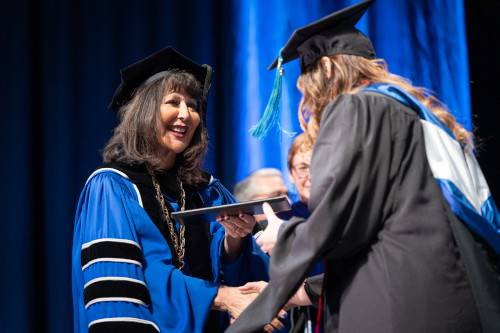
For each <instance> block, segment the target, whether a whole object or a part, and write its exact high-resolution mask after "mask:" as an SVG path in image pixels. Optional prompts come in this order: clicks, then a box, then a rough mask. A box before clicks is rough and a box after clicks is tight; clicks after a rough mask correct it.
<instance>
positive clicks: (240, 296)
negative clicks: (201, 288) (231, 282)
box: [212, 286, 259, 319]
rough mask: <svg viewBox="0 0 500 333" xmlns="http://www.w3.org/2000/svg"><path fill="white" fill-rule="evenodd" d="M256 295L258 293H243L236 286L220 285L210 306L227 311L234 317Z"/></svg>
mask: <svg viewBox="0 0 500 333" xmlns="http://www.w3.org/2000/svg"><path fill="white" fill-rule="evenodd" d="M258 295H259V294H258V293H246V294H244V293H242V292H240V291H239V290H238V288H236V287H227V286H220V287H219V290H218V291H217V295H216V296H215V299H214V302H213V305H212V308H213V309H215V310H219V311H225V312H228V313H229V315H230V316H231V318H232V319H236V318H238V317H239V315H240V314H241V313H242V312H243V310H245V309H246V307H247V306H248V305H249V304H250V303H252V302H253V300H254V299H255V298H257V296H258Z"/></svg>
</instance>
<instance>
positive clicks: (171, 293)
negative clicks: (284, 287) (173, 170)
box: [72, 168, 268, 333]
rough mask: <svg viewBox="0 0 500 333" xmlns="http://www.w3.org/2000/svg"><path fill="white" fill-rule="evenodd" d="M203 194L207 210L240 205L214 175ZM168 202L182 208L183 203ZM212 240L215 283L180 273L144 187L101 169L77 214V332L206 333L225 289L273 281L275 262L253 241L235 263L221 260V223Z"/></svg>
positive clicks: (74, 254) (213, 228)
mask: <svg viewBox="0 0 500 333" xmlns="http://www.w3.org/2000/svg"><path fill="white" fill-rule="evenodd" d="M199 194H200V197H201V198H202V201H203V205H204V206H213V205H219V204H226V203H232V202H234V201H235V200H234V198H233V196H232V195H231V193H230V192H229V191H227V190H226V189H225V188H224V187H223V186H222V184H221V183H220V182H219V181H218V180H216V179H213V178H212V180H211V181H210V183H209V184H208V185H207V186H206V187H205V188H203V189H202V190H201V191H200V192H199ZM166 199H169V198H168V197H166ZM169 203H170V205H171V206H172V207H173V209H174V210H178V205H177V203H176V202H172V201H170V200H169ZM210 240H211V242H210V260H211V267H212V272H213V280H210V281H208V280H203V279H200V278H196V277H192V276H189V273H183V272H181V271H180V270H179V269H177V268H176V267H175V266H174V265H173V263H172V253H171V251H170V248H169V246H168V244H167V242H166V240H165V238H164V237H163V236H162V234H161V233H160V231H159V230H158V228H157V227H156V226H155V224H154V223H153V222H152V220H151V219H150V217H149V215H148V214H147V213H146V211H145V210H144V209H143V206H142V201H141V196H140V192H139V190H138V188H137V186H136V185H135V184H134V183H133V182H132V181H131V180H130V179H129V178H128V176H127V175H126V174H124V173H123V172H120V171H119V170H116V169H109V168H108V169H99V170H97V171H96V172H94V174H92V175H91V176H90V178H89V179H88V181H87V183H86V184H85V187H84V189H83V191H82V193H81V196H80V200H79V202H78V207H77V211H76V217H75V228H74V238H73V251H72V257H73V260H72V282H73V308H74V323H75V324H74V332H75V333H86V332H102V331H123V332H162V333H165V332H176V333H180V332H203V330H204V325H205V323H206V320H207V318H208V316H209V313H210V310H211V306H212V301H213V299H214V297H215V295H216V294H217V289H218V286H219V284H221V283H223V284H225V285H230V286H236V285H242V284H244V283H246V282H248V281H257V280H266V281H267V280H268V273H267V265H268V258H267V256H266V255H265V254H264V253H262V252H261V251H260V249H259V247H258V246H256V244H255V242H254V240H253V238H252V237H250V236H249V237H247V239H246V240H245V243H244V246H243V250H242V253H241V255H240V256H239V257H238V259H236V260H235V261H233V262H231V263H229V264H227V263H224V262H222V261H221V255H222V251H223V240H224V229H223V227H222V226H221V225H220V224H218V223H216V222H212V223H211V224H210ZM185 271H187V272H189V267H186V269H185ZM221 316H223V314H222V313H221ZM225 317H227V316H225ZM225 319H227V318H225Z"/></svg>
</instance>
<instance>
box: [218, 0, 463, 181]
mask: <svg viewBox="0 0 500 333" xmlns="http://www.w3.org/2000/svg"><path fill="white" fill-rule="evenodd" d="M356 2H357V1H355V0H337V1H331V0H330V1H323V0H322V1H254V0H241V1H238V6H236V7H235V8H234V13H235V17H237V18H238V19H237V20H236V22H235V25H234V33H235V34H236V36H237V38H236V45H235V51H234V62H233V68H234V79H233V82H234V87H237V89H236V90H235V92H234V94H233V96H234V101H233V103H232V105H234V108H235V110H238V111H239V112H237V113H234V116H233V117H234V121H233V124H234V126H236V127H235V128H234V131H233V134H232V136H231V140H228V143H227V145H226V146H225V151H230V150H231V149H232V147H234V146H233V143H234V142H238V147H243V148H244V149H245V150H244V151H243V154H237V155H233V159H234V164H233V165H234V166H235V167H234V168H231V169H230V170H229V172H231V174H228V173H227V172H225V173H224V176H225V177H227V178H226V179H228V180H229V181H234V180H238V179H241V178H242V177H244V176H246V175H248V173H249V172H251V171H254V170H255V169H258V168H260V167H263V166H272V167H276V168H279V169H283V170H286V159H287V158H286V157H287V151H288V147H289V146H290V143H291V140H292V138H290V137H289V136H287V135H286V134H282V133H281V134H280V133H279V132H275V133H273V134H274V135H270V136H269V137H268V138H267V139H265V140H264V141H263V142H262V141H259V140H258V139H254V138H251V137H250V136H249V135H248V129H249V128H250V127H251V126H252V125H253V124H255V123H256V122H257V120H258V119H259V116H260V115H261V114H262V112H263V110H264V108H265V106H266V102H267V98H268V97H269V95H270V91H271V89H272V84H273V78H274V72H266V71H265V68H266V67H267V66H268V65H269V64H270V63H271V62H272V60H274V58H275V57H276V56H277V55H278V53H279V50H280V48H281V47H282V46H283V45H284V44H285V42H286V41H287V40H288V38H289V36H290V34H291V33H292V32H293V30H295V29H296V28H298V27H300V26H302V25H304V24H307V23H308V22H310V21H312V20H316V19H319V18H320V17H322V16H324V15H325V14H327V13H330V12H332V11H334V10H337V9H340V8H343V7H345V6H348V5H351V4H354V3H356ZM464 20H465V17H464V10H463V3H462V1H456V0H441V1H436V0H419V1H394V0H377V1H375V3H374V4H373V6H372V7H371V9H369V10H368V13H367V15H365V17H364V18H363V19H362V20H361V21H360V23H359V24H358V28H360V29H361V30H362V31H363V32H365V33H366V34H367V35H368V36H369V37H370V38H371V40H372V41H373V43H374V46H375V49H376V51H377V54H378V57H380V58H384V59H386V60H387V62H388V64H389V69H390V70H391V71H392V72H393V73H396V74H399V75H402V76H404V77H407V78H409V79H410V80H411V81H412V82H413V83H414V84H416V85H419V86H425V87H427V88H429V89H431V90H432V91H434V92H435V93H436V94H437V95H438V96H439V97H440V98H441V99H442V101H443V102H445V103H446V104H447V105H448V106H449V108H450V109H451V110H452V111H453V112H454V113H455V115H456V116H457V119H458V120H459V121H460V122H461V123H462V124H464V125H466V126H467V128H469V129H470V128H471V117H470V106H469V104H470V101H469V79H468V67H467V48H466V36H465V25H464ZM284 68H285V76H284V81H283V82H284V84H283V102H282V107H283V108H282V110H283V112H282V116H281V124H282V127H283V128H284V129H285V130H289V131H299V130H300V127H299V124H298V121H297V106H298V102H299V100H300V94H299V92H298V90H297V89H296V88H295V84H296V80H297V77H298V75H299V70H300V68H299V64H298V61H295V62H293V63H289V64H285V65H284Z"/></svg>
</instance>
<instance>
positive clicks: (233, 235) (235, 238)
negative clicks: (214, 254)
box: [217, 214, 255, 261]
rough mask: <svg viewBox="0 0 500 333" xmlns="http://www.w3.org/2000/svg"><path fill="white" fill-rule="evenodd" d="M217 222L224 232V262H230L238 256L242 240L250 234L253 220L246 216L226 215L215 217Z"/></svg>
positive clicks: (250, 216)
mask: <svg viewBox="0 0 500 333" xmlns="http://www.w3.org/2000/svg"><path fill="white" fill-rule="evenodd" d="M217 222H219V223H220V224H222V226H223V227H224V231H225V232H226V235H225V237H224V260H226V261H232V260H234V259H236V258H237V257H238V256H239V255H240V252H241V248H242V246H243V238H244V237H245V236H246V235H248V234H250V233H252V230H253V227H254V226H255V219H254V217H253V216H252V215H248V214H239V215H238V216H230V215H226V216H219V217H217Z"/></svg>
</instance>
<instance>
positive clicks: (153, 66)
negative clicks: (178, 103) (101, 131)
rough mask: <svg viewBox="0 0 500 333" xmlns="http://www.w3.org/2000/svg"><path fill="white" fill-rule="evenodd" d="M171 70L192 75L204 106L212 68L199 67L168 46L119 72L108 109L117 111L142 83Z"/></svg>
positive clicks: (207, 66) (204, 65)
mask: <svg viewBox="0 0 500 333" xmlns="http://www.w3.org/2000/svg"><path fill="white" fill-rule="evenodd" d="M172 69H179V70H184V71H186V72H188V73H191V74H193V75H194V77H195V78H196V79H197V80H198V81H199V82H200V84H201V87H202V88H203V104H205V102H206V98H207V95H208V90H209V89H210V79H211V76H212V67H210V66H209V65H206V64H203V65H200V64H198V63H196V62H194V61H193V60H191V59H189V58H188V57H186V56H184V55H183V54H181V53H179V52H178V51H176V50H175V49H174V48H173V47H170V46H169V47H166V48H164V49H162V50H160V51H158V52H155V53H153V54H152V55H150V56H148V57H146V58H144V59H141V60H139V61H137V62H136V63H133V64H132V65H129V66H127V67H125V68H124V69H122V70H120V75H121V83H120V85H119V86H118V88H116V90H115V93H114V95H113V99H112V100H111V103H110V104H109V106H108V107H109V108H110V109H113V110H118V109H119V108H120V107H121V106H122V105H125V104H126V103H127V102H128V101H129V100H130V99H131V98H132V96H133V94H134V92H135V90H136V89H137V88H138V87H140V86H141V85H142V84H143V83H145V82H146V81H148V80H149V81H151V79H153V80H154V77H155V76H156V75H158V77H161V74H159V73H162V72H165V71H168V70H172ZM202 107H204V106H202Z"/></svg>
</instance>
